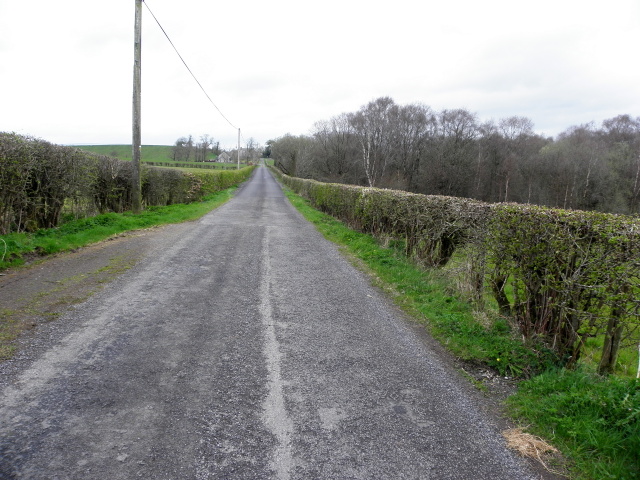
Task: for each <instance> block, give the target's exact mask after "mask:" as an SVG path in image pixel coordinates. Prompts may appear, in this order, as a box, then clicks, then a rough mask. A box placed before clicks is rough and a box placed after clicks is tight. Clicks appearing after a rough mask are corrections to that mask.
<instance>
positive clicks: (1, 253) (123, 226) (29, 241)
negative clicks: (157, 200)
mask: <svg viewBox="0 0 640 480" xmlns="http://www.w3.org/2000/svg"><path fill="white" fill-rule="evenodd" d="M235 189H236V188H235V187H234V188H230V189H227V190H224V191H221V192H217V193H214V194H211V195H209V196H207V197H205V200H204V201H203V202H196V203H189V204H175V205H169V206H165V207H149V208H147V209H146V210H145V211H143V212H142V213H140V214H137V215H134V214H133V213H130V212H125V213H122V214H118V213H106V214H103V215H97V216H95V217H90V218H85V219H80V220H73V221H70V222H67V223H64V224H63V225H61V226H60V227H58V228H52V229H47V230H39V231H37V232H35V233H14V234H9V235H2V236H0V271H1V270H5V269H7V268H9V267H15V266H19V265H22V264H23V263H24V262H25V260H26V259H28V258H33V257H34V256H35V257H37V256H45V255H49V254H53V253H57V252H63V251H68V250H73V249H75V248H79V247H83V246H85V245H89V244H91V243H95V242H99V241H101V240H104V239H106V238H108V237H110V236H113V235H116V234H119V233H122V232H125V231H129V230H137V229H142V228H149V227H152V226H156V225H165V224H169V223H180V222H185V221H189V220H195V219H197V218H200V217H201V216H203V215H204V214H206V213H208V212H210V211H211V210H213V209H214V208H217V207H218V206H220V205H221V204H223V203H224V202H226V201H227V200H229V199H230V198H231V196H232V195H233V192H234V191H235ZM5 244H6V252H5V250H4V246H5Z"/></svg>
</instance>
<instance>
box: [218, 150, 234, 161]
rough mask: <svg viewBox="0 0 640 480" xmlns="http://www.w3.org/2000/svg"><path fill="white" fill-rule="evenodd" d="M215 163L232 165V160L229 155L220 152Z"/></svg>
mask: <svg viewBox="0 0 640 480" xmlns="http://www.w3.org/2000/svg"><path fill="white" fill-rule="evenodd" d="M216 162H220V163H233V162H232V160H231V155H229V154H228V153H227V152H222V153H221V154H220V155H218V158H217V159H216Z"/></svg>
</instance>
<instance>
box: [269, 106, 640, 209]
mask: <svg viewBox="0 0 640 480" xmlns="http://www.w3.org/2000/svg"><path fill="white" fill-rule="evenodd" d="M533 128H534V125H533V122H532V121H531V120H530V119H529V118H526V117H520V116H512V117H508V118H503V119H500V120H498V121H493V120H491V121H484V122H482V121H480V120H479V118H478V116H477V115H476V114H475V113H472V112H470V111H468V110H466V109H462V108H459V109H445V110H442V111H435V110H433V109H432V108H431V107H429V106H427V105H424V104H420V103H413V104H407V105H399V104H397V103H395V102H394V100H393V99H391V98H390V97H380V98H378V99H375V100H373V101H371V102H369V103H368V104H366V105H363V106H362V107H361V108H360V109H359V110H358V111H356V112H351V113H342V114H340V115H337V116H334V117H332V118H330V119H329V120H322V121H318V122H316V123H315V124H314V126H313V128H312V131H311V134H310V135H300V136H294V135H290V134H287V135H284V136H282V137H280V138H278V139H275V140H270V141H269V142H267V152H268V153H270V155H271V157H272V158H273V159H274V160H275V162H276V165H277V166H278V167H279V168H281V170H282V171H283V172H285V173H287V174H289V175H292V176H298V177H302V178H312V179H316V180H319V181H324V182H336V183H347V184H354V185H365V186H371V187H381V188H393V189H399V190H405V191H409V192H413V193H422V194H427V195H446V196H455V197H466V198H473V199H477V200H481V201H484V202H490V203H495V202H516V203H528V204H536V205H543V206H549V207H557V208H564V209H579V210H595V211H601V212H611V213H622V214H637V213H638V212H639V207H640V117H635V118H634V117H632V116H630V115H618V116H616V117H614V118H611V119H608V120H605V121H603V122H602V125H600V126H596V125H595V124H594V123H593V122H592V123H587V124H583V125H579V126H572V127H569V128H567V129H566V130H565V131H564V132H562V133H560V134H559V135H557V137H556V138H551V137H544V136H542V135H539V134H537V133H535V132H534V130H533Z"/></svg>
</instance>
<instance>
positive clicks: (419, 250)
mask: <svg viewBox="0 0 640 480" xmlns="http://www.w3.org/2000/svg"><path fill="white" fill-rule="evenodd" d="M273 170H274V172H275V173H276V174H277V175H278V176H279V177H280V178H281V180H282V182H283V183H285V184H286V185H287V186H289V187H290V188H291V189H292V190H294V191H295V192H297V193H299V194H301V195H302V196H304V197H305V198H307V199H309V200H310V201H311V203H312V204H313V205H314V206H315V207H316V208H318V209H320V210H322V211H324V212H325V213H328V214H330V215H333V216H335V217H336V218H339V219H340V220H342V221H344V222H345V223H346V224H347V225H349V226H351V227H353V228H355V229H357V230H359V231H362V232H365V233H370V234H372V235H374V236H376V237H378V238H382V239H383V240H388V239H394V240H400V241H403V242H404V244H405V248H406V253H407V255H409V256H410V257H412V258H414V259H415V260H417V261H418V262H420V263H421V264H423V265H427V266H431V267H442V266H444V265H446V264H447V262H448V261H449V260H450V259H451V258H452V256H453V254H454V252H456V250H458V251H459V253H460V255H465V256H466V257H467V259H468V260H469V263H470V264H471V265H472V268H471V271H470V272H469V273H468V275H469V276H470V278H468V279H467V280H468V283H469V284H470V285H472V286H473V288H474V289H475V290H476V293H477V298H479V299H480V298H482V296H483V294H484V292H485V291H490V292H491V293H492V294H493V296H494V297H495V299H496V301H497V303H498V306H499V308H500V311H501V313H502V314H504V315H505V316H507V317H508V318H510V319H512V320H513V321H514V322H515V323H516V325H517V326H518V328H519V331H520V333H521V334H522V335H523V337H524V338H525V339H526V340H527V341H534V340H535V341H538V340H542V341H543V342H544V343H545V344H546V345H547V346H548V347H549V348H551V349H552V350H553V351H554V352H556V354H557V356H558V358H559V359H560V361H561V362H562V363H564V364H566V365H571V364H574V363H575V362H576V361H577V360H578V359H579V356H580V353H581V348H582V346H583V344H584V341H585V340H586V339H587V338H589V337H596V336H603V337H604V349H603V354H602V360H601V363H600V368H599V371H600V373H609V372H611V371H612V370H613V367H614V365H615V362H616V358H617V352H618V349H619V348H620V345H621V342H622V341H623V339H624V338H625V335H628V334H630V333H632V332H634V331H636V330H637V329H638V327H639V325H640V300H639V293H640V288H639V286H640V281H639V274H640V220H639V219H638V218H636V217H627V216H622V215H612V214H603V213H595V212H583V211H567V210H558V209H549V208H542V207H534V206H530V205H515V204H488V203H483V202H479V201H475V200H470V199H464V198H454V197H442V196H427V195H418V194H412V193H407V192H402V191H395V190H383V189H376V188H365V187H356V186H350V185H341V184H329V183H320V182H317V181H314V180H304V179H299V178H292V177H289V176H287V175H283V174H282V173H281V172H279V171H277V170H275V169H273ZM463 247H465V248H464V250H463Z"/></svg>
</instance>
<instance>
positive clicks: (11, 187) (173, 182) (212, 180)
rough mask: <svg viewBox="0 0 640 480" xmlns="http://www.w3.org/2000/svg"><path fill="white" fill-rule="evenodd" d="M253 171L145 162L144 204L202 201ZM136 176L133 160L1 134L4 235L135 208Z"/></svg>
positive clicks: (0, 229) (0, 231)
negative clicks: (178, 167)
mask: <svg viewBox="0 0 640 480" xmlns="http://www.w3.org/2000/svg"><path fill="white" fill-rule="evenodd" d="M251 171H252V169H250V168H249V169H242V170H236V171H203V172H202V173H200V172H198V173H195V174H194V173H184V172H181V171H178V170H171V169H156V168H152V167H147V166H144V165H143V168H142V197H143V205H144V206H163V205H170V204H174V203H188V202H193V201H199V200H201V199H202V198H203V197H204V196H205V195H207V194H209V193H214V192H216V191H219V190H222V189H225V188H228V187H230V186H232V185H235V184H237V183H239V182H241V181H243V180H244V179H246V178H247V177H248V175H249V174H250V173H251ZM131 174H132V165H131V162H126V161H121V160H118V159H116V158H112V157H107V156H104V155H96V154H93V153H90V152H85V151H83V150H80V149H77V148H73V147H63V146H59V145H54V144H51V143H49V142H46V141H44V140H40V139H36V138H33V137H28V136H22V135H18V134H15V133H4V132H0V234H8V233H11V232H25V231H26V232H33V231H36V230H38V229H41V228H53V227H56V226H58V225H59V224H60V222H61V220H62V219H63V218H65V219H66V218H74V219H79V218H85V217H90V216H93V215H96V214H98V213H107V212H116V213H122V212H124V211H126V210H130V209H131V198H132V195H131V188H132V187H131V185H132V182H131Z"/></svg>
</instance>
